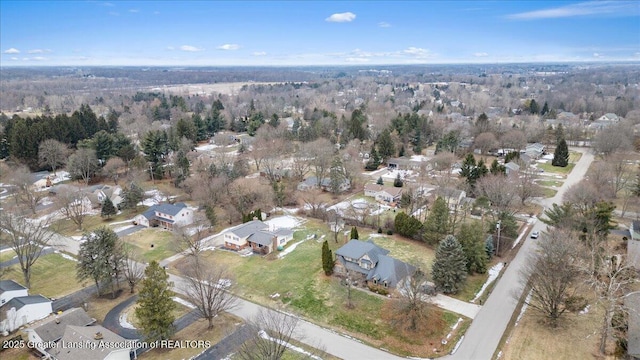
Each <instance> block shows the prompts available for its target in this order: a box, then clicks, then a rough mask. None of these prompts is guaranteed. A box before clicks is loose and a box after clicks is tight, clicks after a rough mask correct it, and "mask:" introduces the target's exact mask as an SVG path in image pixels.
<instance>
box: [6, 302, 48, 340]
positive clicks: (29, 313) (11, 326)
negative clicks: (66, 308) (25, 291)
mask: <svg viewBox="0 0 640 360" xmlns="http://www.w3.org/2000/svg"><path fill="white" fill-rule="evenodd" d="M52 311H53V309H52V307H51V300H49V299H47V298H46V297H44V296H42V295H29V296H18V297H14V298H13V299H11V300H9V301H7V302H6V303H5V304H4V305H2V306H0V332H11V331H14V330H16V329H18V328H20V327H21V326H24V325H27V324H28V323H30V322H33V321H36V320H40V319H44V318H46V317H47V316H49V314H51V312H52Z"/></svg>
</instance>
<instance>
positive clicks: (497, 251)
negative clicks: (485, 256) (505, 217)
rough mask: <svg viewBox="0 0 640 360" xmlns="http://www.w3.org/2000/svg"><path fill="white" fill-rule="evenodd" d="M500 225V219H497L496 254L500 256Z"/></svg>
mask: <svg viewBox="0 0 640 360" xmlns="http://www.w3.org/2000/svg"><path fill="white" fill-rule="evenodd" d="M500 225H502V220H498V223H497V224H496V228H497V229H498V242H497V243H496V255H498V256H500Z"/></svg>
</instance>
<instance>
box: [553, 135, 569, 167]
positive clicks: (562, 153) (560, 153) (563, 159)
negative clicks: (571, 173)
mask: <svg viewBox="0 0 640 360" xmlns="http://www.w3.org/2000/svg"><path fill="white" fill-rule="evenodd" d="M551 165H553V166H560V167H566V166H567V165H569V148H568V147H567V142H566V141H565V140H564V139H562V140H560V143H558V146H557V147H556V151H555V153H554V154H553V160H551Z"/></svg>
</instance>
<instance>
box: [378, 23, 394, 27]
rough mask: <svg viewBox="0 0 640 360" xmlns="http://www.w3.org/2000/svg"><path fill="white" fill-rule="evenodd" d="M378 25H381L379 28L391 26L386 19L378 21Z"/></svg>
mask: <svg viewBox="0 0 640 360" xmlns="http://www.w3.org/2000/svg"><path fill="white" fill-rule="evenodd" d="M378 27H381V28H389V27H391V24H389V23H388V22H386V21H381V22H379V23H378Z"/></svg>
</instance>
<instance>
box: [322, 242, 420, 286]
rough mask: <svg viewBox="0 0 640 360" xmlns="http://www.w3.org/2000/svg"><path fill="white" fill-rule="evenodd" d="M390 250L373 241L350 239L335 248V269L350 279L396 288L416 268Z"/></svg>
mask: <svg viewBox="0 0 640 360" xmlns="http://www.w3.org/2000/svg"><path fill="white" fill-rule="evenodd" d="M387 254H389V250H387V249H384V248H381V247H380V246H378V245H376V244H375V243H374V242H373V241H371V240H368V241H360V240H356V239H352V240H350V241H349V242H348V243H346V244H345V245H344V246H342V247H341V248H339V249H338V250H337V251H336V262H335V267H334V273H335V274H336V275H337V276H340V277H348V278H349V279H350V280H351V281H362V283H363V285H364V284H365V283H367V284H371V285H379V286H384V287H385V288H396V287H397V286H398V284H399V283H401V282H402V281H404V279H406V278H407V277H409V276H411V275H413V273H414V272H415V271H416V268H415V267H414V266H412V265H410V264H407V263H405V262H402V261H400V260H397V259H394V258H392V257H390V256H388V255H387Z"/></svg>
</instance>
